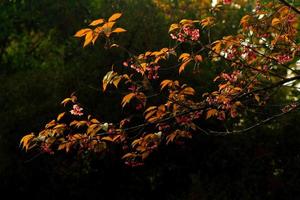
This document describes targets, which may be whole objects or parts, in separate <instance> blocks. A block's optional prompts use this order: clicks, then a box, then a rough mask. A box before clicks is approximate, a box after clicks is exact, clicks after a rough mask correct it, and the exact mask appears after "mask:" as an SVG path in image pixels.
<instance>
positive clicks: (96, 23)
mask: <svg viewBox="0 0 300 200" xmlns="http://www.w3.org/2000/svg"><path fill="white" fill-rule="evenodd" d="M102 23H104V19H96V20H94V21H92V22H91V23H90V26H97V25H99V24H102Z"/></svg>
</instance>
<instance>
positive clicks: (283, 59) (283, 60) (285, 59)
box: [276, 55, 292, 64]
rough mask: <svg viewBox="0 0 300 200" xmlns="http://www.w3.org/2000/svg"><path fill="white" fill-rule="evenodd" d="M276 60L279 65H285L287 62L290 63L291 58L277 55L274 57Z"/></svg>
mask: <svg viewBox="0 0 300 200" xmlns="http://www.w3.org/2000/svg"><path fill="white" fill-rule="evenodd" d="M276 60H277V61H278V63H279V64H285V63H287V62H290V61H291V60H292V58H291V57H290V56H289V55H278V56H277V57H276Z"/></svg>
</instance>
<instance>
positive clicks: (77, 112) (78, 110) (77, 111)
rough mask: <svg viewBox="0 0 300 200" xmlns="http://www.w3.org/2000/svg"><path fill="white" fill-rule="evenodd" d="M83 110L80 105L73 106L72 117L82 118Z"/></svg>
mask: <svg viewBox="0 0 300 200" xmlns="http://www.w3.org/2000/svg"><path fill="white" fill-rule="evenodd" d="M82 110H83V108H81V107H80V106H79V105H77V104H75V105H73V109H72V110H71V111H70V113H71V114H72V115H77V116H82V115H83V112H82Z"/></svg>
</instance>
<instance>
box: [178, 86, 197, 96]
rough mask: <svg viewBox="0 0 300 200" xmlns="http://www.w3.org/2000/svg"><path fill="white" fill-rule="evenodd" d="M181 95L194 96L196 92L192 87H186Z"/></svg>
mask: <svg viewBox="0 0 300 200" xmlns="http://www.w3.org/2000/svg"><path fill="white" fill-rule="evenodd" d="M180 94H184V95H194V94H195V90H194V89H193V88H192V87H186V88H184V89H183V90H181V91H180Z"/></svg>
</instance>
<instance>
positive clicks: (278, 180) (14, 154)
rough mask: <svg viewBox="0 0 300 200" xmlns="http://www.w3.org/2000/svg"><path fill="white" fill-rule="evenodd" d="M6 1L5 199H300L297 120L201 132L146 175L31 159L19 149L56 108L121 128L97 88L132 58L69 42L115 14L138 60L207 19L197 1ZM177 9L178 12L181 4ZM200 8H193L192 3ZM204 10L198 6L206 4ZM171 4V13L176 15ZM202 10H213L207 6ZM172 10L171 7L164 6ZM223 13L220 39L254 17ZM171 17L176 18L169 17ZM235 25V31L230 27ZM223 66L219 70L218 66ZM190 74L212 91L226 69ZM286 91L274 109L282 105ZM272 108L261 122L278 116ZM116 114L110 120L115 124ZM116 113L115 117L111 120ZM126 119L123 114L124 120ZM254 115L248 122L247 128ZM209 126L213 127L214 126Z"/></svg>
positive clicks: (155, 160)
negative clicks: (182, 24) (188, 21)
mask: <svg viewBox="0 0 300 200" xmlns="http://www.w3.org/2000/svg"><path fill="white" fill-rule="evenodd" d="M155 2H158V1H151V0H136V1H134V0H124V1H121V0H115V1H113V0H89V1H83V0H64V1H62V0H52V1H49V0H39V1H37V0H10V1H8V0H3V1H1V3H0V21H1V23H0V56H1V57H0V82H1V84H0V105H1V107H0V190H1V196H3V197H4V195H6V194H7V195H8V197H5V198H13V197H22V198H30V199H60V198H66V199H71V198H72V199H81V198H99V199H229V200H232V199H249V200H250V199H251V200H253V199H298V197H299V191H300V179H299V178H300V177H299V176H300V175H299V173H300V172H299V170H300V137H299V132H300V131H299V130H300V128H299V120H298V119H299V114H297V113H296V114H292V115H290V116H286V117H284V118H282V119H280V120H277V121H274V122H272V123H270V124H268V125H266V126H263V127H260V128H258V129H255V130H254V131H252V132H249V133H247V134H245V135H239V136H226V137H214V136H205V135H203V134H201V133H199V135H196V136H195V137H194V139H193V140H192V141H189V142H188V143H187V145H184V146H176V145H170V146H168V147H165V148H162V149H160V151H159V152H157V153H154V154H153V155H152V156H151V157H150V158H149V159H148V160H147V161H146V163H145V165H144V166H143V167H139V168H129V167H126V166H125V165H123V163H122V162H121V161H120V160H119V159H117V158H116V157H114V156H113V155H112V156H107V157H105V158H97V157H94V158H89V159H85V158H78V157H77V156H76V155H72V154H68V155H66V154H55V155H40V156H39V155H36V154H31V153H25V152H23V151H22V150H21V149H20V148H19V141H20V139H21V138H22V136H24V135H25V134H27V133H30V132H31V131H38V130H40V129H41V128H42V127H43V124H45V123H46V122H48V121H50V120H51V119H52V118H53V117H55V116H56V114H57V113H59V112H60V111H61V109H62V108H61V106H60V105H59V102H61V100H62V99H64V98H65V97H67V96H69V95H70V93H72V92H74V91H75V92H76V94H77V96H78V97H79V99H80V101H81V102H82V104H84V105H85V107H86V109H88V110H89V111H91V112H92V113H93V114H94V115H96V116H100V117H101V118H102V119H105V120H106V121H116V120H117V119H118V117H119V115H121V114H122V113H121V112H120V111H119V109H120V107H119V104H120V96H119V95H118V94H117V93H114V92H109V93H106V94H103V93H102V92H101V90H100V89H101V79H102V77H103V75H104V74H105V73H106V71H108V70H109V69H110V68H111V65H112V64H114V63H121V62H122V61H123V60H124V59H126V55H125V54H123V53H121V52H118V51H117V50H109V51H106V50H104V49H103V48H102V47H101V46H102V44H100V43H98V44H96V45H95V46H90V47H87V48H85V49H83V48H82V47H81V46H82V41H80V40H78V39H76V38H74V37H73V35H74V33H75V32H76V31H77V30H79V29H81V28H83V27H85V26H86V25H87V24H88V23H89V22H90V21H91V20H93V19H97V18H99V17H108V16H110V15H111V14H113V13H114V12H122V13H123V14H124V15H123V17H122V19H121V20H119V22H118V23H119V24H120V26H121V27H124V28H126V29H127V30H128V32H127V33H125V34H122V36H120V37H119V38H118V41H120V43H121V44H122V45H124V46H125V47H126V48H128V49H131V50H132V51H133V52H137V53H142V52H143V51H146V50H155V49H160V48H162V47H166V46H169V45H170V40H169V37H168V34H167V31H168V27H169V25H170V24H171V23H174V22H176V21H177V20H178V19H182V18H196V17H200V16H202V15H203V12H204V11H203V10H205V9H203V8H202V9H199V8H198V7H197V6H198V4H197V3H195V2H194V1H188V0H186V1H171V0H170V1H168V0H165V1H161V2H166V4H163V3H161V4H159V5H158V4H156V3H155ZM180 2H181V3H180ZM193 3H194V4H193ZM200 4H201V3H200ZM170 5H171V6H170ZM201 5H202V6H205V5H207V1H203V2H202V4H201ZM168 6H169V7H168ZM251 6H252V4H251V3H249V4H244V5H243V9H240V10H229V11H227V12H223V13H222V16H221V18H220V19H222V20H225V22H224V23H223V22H220V23H218V28H217V29H216V30H218V31H217V32H215V33H214V37H215V38H218V37H219V36H223V35H228V34H233V33H235V32H236V30H237V28H238V24H239V19H240V18H241V16H243V14H244V13H245V12H247V11H249V10H251ZM167 11H170V12H167ZM232 24H235V25H236V26H232ZM218 67H220V66H218ZM203 70H206V71H207V72H202V73H200V75H199V74H198V75H193V74H192V73H190V74H188V75H187V76H190V79H189V80H191V81H192V84H194V85H195V87H197V86H199V88H200V89H201V88H207V87H209V84H208V83H209V82H210V80H211V77H212V76H213V75H214V74H215V73H216V72H217V71H219V70H220V69H218V68H217V66H210V65H209V64H207V66H203ZM286 95H287V92H285V91H284V90H283V91H282V92H281V93H280V94H278V95H277V96H276V95H275V96H274V97H273V98H274V102H275V100H278V99H284V97H285V96H286ZM275 108H278V106H277V105H276V104H275V103H274V104H271V106H270V107H267V108H265V110H263V111H261V112H262V113H260V114H261V115H262V116H263V115H267V114H272V113H273V110H274V109H275ZM111 113H114V114H113V115H112V114H111ZM115 113H116V114H115ZM118 113H120V114H118ZM256 116H257V113H253V115H251V114H248V115H247V116H246V117H245V121H246V125H247V124H251V121H252V120H253V119H254V118H255V117H256ZM208 125H210V126H213V125H214V124H208Z"/></svg>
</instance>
